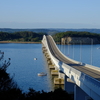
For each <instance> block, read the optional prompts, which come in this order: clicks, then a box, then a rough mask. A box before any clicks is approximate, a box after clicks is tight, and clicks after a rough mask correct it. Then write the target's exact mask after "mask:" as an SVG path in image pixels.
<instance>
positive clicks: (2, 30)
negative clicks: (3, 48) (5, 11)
mask: <svg viewBox="0 0 100 100" xmlns="http://www.w3.org/2000/svg"><path fill="white" fill-rule="evenodd" d="M19 31H31V32H36V33H41V32H42V33H46V34H49V35H52V34H55V33H59V32H66V31H77V32H84V31H85V32H91V33H100V29H63V28H48V29H47V28H44V29H12V28H0V32H8V33H14V32H19Z"/></svg>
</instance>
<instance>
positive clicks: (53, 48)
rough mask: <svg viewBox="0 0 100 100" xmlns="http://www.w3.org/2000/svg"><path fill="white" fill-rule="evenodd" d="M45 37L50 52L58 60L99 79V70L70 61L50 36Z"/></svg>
mask: <svg viewBox="0 0 100 100" xmlns="http://www.w3.org/2000/svg"><path fill="white" fill-rule="evenodd" d="M46 38H47V42H48V45H49V49H50V51H51V53H52V54H53V56H55V57H56V58H57V59H58V60H60V61H62V62H64V63H66V64H67V65H69V66H71V67H73V68H75V69H77V70H79V71H81V72H83V73H85V74H87V75H89V76H91V77H93V78H95V79H97V80H99V81H100V72H99V71H96V70H93V69H90V68H87V67H85V66H83V65H81V64H76V63H74V62H72V61H70V60H69V59H67V58H65V57H64V56H63V55H62V54H61V53H60V52H59V50H58V49H57V48H56V45H55V44H54V42H53V40H52V38H51V37H50V36H46Z"/></svg>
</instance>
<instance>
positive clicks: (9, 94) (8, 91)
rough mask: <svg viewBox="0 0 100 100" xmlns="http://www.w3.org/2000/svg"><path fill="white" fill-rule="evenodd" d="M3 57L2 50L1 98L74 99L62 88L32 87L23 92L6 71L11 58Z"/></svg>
mask: <svg viewBox="0 0 100 100" xmlns="http://www.w3.org/2000/svg"><path fill="white" fill-rule="evenodd" d="M3 59H4V52H1V51H0V100H73V99H72V97H71V95H69V94H68V93H67V92H66V91H64V90H62V89H57V90H55V91H54V92H52V91H51V92H48V93H47V92H44V91H41V92H40V91H35V90H34V89H32V88H30V89H29V92H28V93H23V92H22V90H21V89H20V88H18V86H17V84H16V83H15V82H14V81H13V78H11V77H10V75H9V74H8V73H7V72H6V70H7V67H8V66H9V65H10V60H11V59H10V58H9V59H8V61H6V60H5V61H4V60H3Z"/></svg>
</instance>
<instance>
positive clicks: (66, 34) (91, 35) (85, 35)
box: [52, 31, 100, 42]
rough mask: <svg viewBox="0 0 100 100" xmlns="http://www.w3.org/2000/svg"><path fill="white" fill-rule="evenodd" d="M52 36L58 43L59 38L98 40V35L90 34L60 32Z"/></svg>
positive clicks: (99, 35) (99, 36)
mask: <svg viewBox="0 0 100 100" xmlns="http://www.w3.org/2000/svg"><path fill="white" fill-rule="evenodd" d="M52 36H53V38H54V40H55V41H56V42H60V41H61V38H64V37H90V38H97V39H98V40H100V34H96V33H90V32H74V31H67V32H60V33H57V34H54V35H52Z"/></svg>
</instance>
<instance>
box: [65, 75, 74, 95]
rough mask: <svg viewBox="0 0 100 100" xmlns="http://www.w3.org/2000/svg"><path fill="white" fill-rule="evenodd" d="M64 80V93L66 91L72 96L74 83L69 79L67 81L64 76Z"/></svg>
mask: <svg viewBox="0 0 100 100" xmlns="http://www.w3.org/2000/svg"><path fill="white" fill-rule="evenodd" d="M64 80H65V85H64V89H65V91H67V92H68V93H69V94H73V93H74V85H75V83H74V82H73V81H72V80H71V79H69V78H68V77H67V76H66V75H65V79H64Z"/></svg>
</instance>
